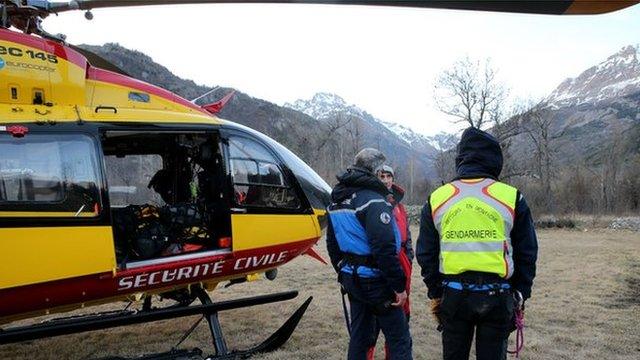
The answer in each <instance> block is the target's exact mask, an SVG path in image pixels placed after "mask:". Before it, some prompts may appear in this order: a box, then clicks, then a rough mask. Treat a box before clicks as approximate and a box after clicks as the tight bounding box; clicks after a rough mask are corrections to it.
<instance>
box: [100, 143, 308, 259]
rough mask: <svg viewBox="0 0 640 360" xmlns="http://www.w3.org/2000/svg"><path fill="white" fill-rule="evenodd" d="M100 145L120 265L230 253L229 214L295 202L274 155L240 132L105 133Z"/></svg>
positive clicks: (289, 205) (297, 205) (295, 205)
mask: <svg viewBox="0 0 640 360" xmlns="http://www.w3.org/2000/svg"><path fill="white" fill-rule="evenodd" d="M102 148H103V152H104V159H105V161H104V162H105V169H106V177H107V183H108V189H109V190H108V191H109V203H110V207H111V218H112V226H113V237H114V243H115V250H116V259H117V262H118V264H120V267H124V266H126V267H128V268H131V267H138V266H146V265H152V264H155V263H160V262H163V261H167V260H172V259H168V257H173V256H182V257H189V256H193V254H197V255H196V256H199V254H200V253H202V252H207V254H210V253H211V252H230V251H231V248H232V241H231V239H232V229H231V213H232V212H236V213H246V212H247V211H248V209H253V211H254V212H255V211H256V209H257V211H258V212H263V211H264V210H268V209H269V208H271V209H272V210H275V209H282V208H288V209H291V210H294V209H298V208H300V205H301V204H300V201H299V197H298V196H297V195H296V194H295V191H294V189H293V188H292V187H291V186H289V184H288V182H287V181H286V180H285V175H284V173H283V171H282V169H281V166H280V165H278V161H277V160H276V158H275V157H274V156H273V155H272V154H271V153H270V152H269V151H268V150H267V148H266V147H264V146H262V145H261V144H259V143H257V142H255V141H254V140H252V139H249V138H246V137H241V136H232V137H228V138H225V140H224V141H221V138H220V137H219V135H218V134H217V133H214V132H204V131H202V132H148V131H147V132H131V131H107V132H105V133H104V135H103V140H102ZM225 151H226V153H227V156H228V159H229V161H228V162H227V161H225V155H224V154H225ZM227 168H229V169H227ZM230 189H233V190H232V191H231V190H230ZM260 209H262V211H260ZM125 264H126V265H125Z"/></svg>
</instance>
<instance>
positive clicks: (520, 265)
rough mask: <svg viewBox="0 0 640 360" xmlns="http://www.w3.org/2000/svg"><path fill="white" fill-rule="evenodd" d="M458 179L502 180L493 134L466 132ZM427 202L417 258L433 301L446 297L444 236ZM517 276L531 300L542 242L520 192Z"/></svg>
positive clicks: (516, 227)
mask: <svg viewBox="0 0 640 360" xmlns="http://www.w3.org/2000/svg"><path fill="white" fill-rule="evenodd" d="M456 171H457V173H458V176H457V177H456V178H455V179H454V180H457V179H473V178H491V179H494V180H498V176H499V175H500V172H501V171H502V151H501V149H500V144H499V143H498V142H497V140H496V139H495V138H493V137H492V136H491V135H489V134H487V133H485V132H483V131H480V130H478V129H475V128H469V129H467V130H465V131H464V133H463V134H462V138H461V139H460V144H459V145H458V156H457V157H456ZM429 203H430V202H429V201H427V203H426V205H425V206H424V208H423V209H422V215H421V217H420V235H419V236H418V241H417V244H416V257H417V259H418V264H420V267H421V268H422V277H423V278H424V282H425V284H426V285H427V288H428V290H429V293H428V296H429V298H432V299H433V298H439V297H441V296H442V280H443V279H442V274H440V271H439V264H440V263H439V261H440V259H439V255H440V236H439V234H438V231H437V230H436V227H435V225H434V223H433V218H432V217H431V206H430V205H429ZM511 244H512V246H513V262H514V273H513V275H512V276H511V278H510V279H509V283H510V284H511V286H512V287H513V288H515V289H516V290H518V291H520V292H521V293H522V296H523V297H524V298H525V299H527V298H529V297H530V296H531V287H532V285H533V279H534V277H535V275H536V260H537V256H538V240H537V238H536V232H535V228H534V226H533V220H532V217H531V211H530V210H529V206H527V202H526V201H525V199H524V197H523V196H522V194H520V192H518V195H517V201H516V208H515V220H514V224H513V229H512V230H511Z"/></svg>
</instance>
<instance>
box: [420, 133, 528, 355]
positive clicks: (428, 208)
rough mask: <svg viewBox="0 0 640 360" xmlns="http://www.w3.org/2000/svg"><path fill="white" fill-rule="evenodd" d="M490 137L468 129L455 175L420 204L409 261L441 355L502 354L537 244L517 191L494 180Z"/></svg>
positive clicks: (494, 146) (496, 151)
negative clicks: (437, 331) (433, 317)
mask: <svg viewBox="0 0 640 360" xmlns="http://www.w3.org/2000/svg"><path fill="white" fill-rule="evenodd" d="M501 170H502V151H501V148H500V144H499V143H498V141H497V140H496V139H495V138H494V137H493V136H491V135H490V134H488V133H486V132H484V131H481V130H479V129H476V128H468V129H466V130H465V131H464V132H463V134H462V137H461V139H460V143H459V144H458V155H457V157H456V171H457V177H456V178H455V179H454V180H453V181H452V182H450V183H448V184H445V185H443V186H442V187H440V188H438V189H436V190H435V191H434V192H433V193H432V194H431V195H430V196H429V201H427V203H426V205H425V206H424V208H423V209H422V216H421V221H420V235H419V237H418V241H417V251H416V255H417V259H418V264H420V267H421V268H422V276H423V278H424V282H425V283H426V285H427V288H428V296H429V298H430V299H432V300H431V301H432V309H435V313H436V314H437V315H438V316H439V320H440V321H441V325H442V344H443V356H444V359H446V360H460V359H464V360H466V359H468V358H469V351H470V348H471V342H472V340H473V337H474V333H475V336H476V358H477V359H479V360H502V359H505V358H506V346H507V339H508V336H509V333H510V331H511V330H512V329H513V314H514V310H515V309H517V308H519V307H520V308H521V307H522V306H523V305H524V301H525V300H526V299H528V298H529V297H530V296H531V286H532V284H533V278H534V277H535V273H536V260H537V253H538V243H537V239H536V233H535V230H534V227H533V221H532V218H531V212H530V210H529V207H528V206H527V203H526V201H525V200H524V197H523V196H522V194H521V193H520V192H519V191H518V190H517V189H516V188H514V187H512V186H509V185H507V184H504V183H501V182H499V181H498V176H499V175H500V172H501Z"/></svg>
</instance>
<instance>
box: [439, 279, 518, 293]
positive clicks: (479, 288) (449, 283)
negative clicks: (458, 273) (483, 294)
mask: <svg viewBox="0 0 640 360" xmlns="http://www.w3.org/2000/svg"><path fill="white" fill-rule="evenodd" d="M443 285H445V286H447V287H450V288H452V289H456V290H469V291H490V290H507V289H510V288H511V286H510V285H509V284H507V283H497V284H482V285H479V284H463V283H461V282H457V281H445V282H443Z"/></svg>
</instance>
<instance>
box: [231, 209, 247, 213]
mask: <svg viewBox="0 0 640 360" xmlns="http://www.w3.org/2000/svg"><path fill="white" fill-rule="evenodd" d="M231 212H234V213H241V214H246V213H247V209H243V208H231Z"/></svg>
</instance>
